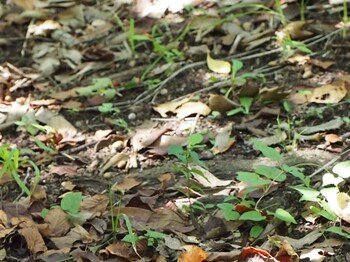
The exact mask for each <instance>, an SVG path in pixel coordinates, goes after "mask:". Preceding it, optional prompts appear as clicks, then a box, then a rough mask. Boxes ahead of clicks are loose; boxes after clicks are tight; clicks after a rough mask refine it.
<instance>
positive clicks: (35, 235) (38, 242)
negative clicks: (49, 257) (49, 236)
mask: <svg viewBox="0 0 350 262" xmlns="http://www.w3.org/2000/svg"><path fill="white" fill-rule="evenodd" d="M18 232H19V233H20V234H21V235H22V236H23V237H24V238H25V240H26V242H27V247H28V249H29V250H30V252H31V253H32V254H33V255H36V254H37V253H38V252H45V251H46V250H47V247H46V245H45V242H44V240H43V237H42V236H41V234H40V233H39V230H38V229H37V228H36V227H26V228H22V229H20V230H18Z"/></svg>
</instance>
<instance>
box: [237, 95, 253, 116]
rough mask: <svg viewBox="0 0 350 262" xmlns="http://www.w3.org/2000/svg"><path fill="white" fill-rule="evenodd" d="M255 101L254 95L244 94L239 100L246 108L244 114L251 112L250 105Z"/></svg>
mask: <svg viewBox="0 0 350 262" xmlns="http://www.w3.org/2000/svg"><path fill="white" fill-rule="evenodd" d="M253 101H254V98H252V97H247V96H242V97H240V98H239V102H240V104H241V106H242V107H243V109H244V110H243V113H244V114H249V111H250V107H251V106H252V104H253Z"/></svg>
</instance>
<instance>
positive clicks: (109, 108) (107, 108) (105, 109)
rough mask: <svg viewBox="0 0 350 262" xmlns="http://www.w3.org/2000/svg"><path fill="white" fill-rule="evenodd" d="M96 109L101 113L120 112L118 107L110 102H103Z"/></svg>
mask: <svg viewBox="0 0 350 262" xmlns="http://www.w3.org/2000/svg"><path fill="white" fill-rule="evenodd" d="M98 111H100V112H101V113H116V114H119V113H120V110H119V108H117V107H115V106H113V104H112V103H103V104H102V105H100V106H99V107H98Z"/></svg>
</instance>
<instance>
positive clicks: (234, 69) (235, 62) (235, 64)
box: [232, 59, 243, 74]
mask: <svg viewBox="0 0 350 262" xmlns="http://www.w3.org/2000/svg"><path fill="white" fill-rule="evenodd" d="M242 68H243V63H242V61H241V60H237V59H233V60H232V73H234V74H236V73H237V72H238V71H239V70H241V69H242Z"/></svg>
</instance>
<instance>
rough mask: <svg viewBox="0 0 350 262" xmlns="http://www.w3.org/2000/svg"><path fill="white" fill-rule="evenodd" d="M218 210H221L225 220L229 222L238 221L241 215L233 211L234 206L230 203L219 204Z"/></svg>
mask: <svg viewBox="0 0 350 262" xmlns="http://www.w3.org/2000/svg"><path fill="white" fill-rule="evenodd" d="M217 206H218V208H220V209H221V210H222V211H223V212H224V218H225V219H226V220H227V221H234V220H238V218H239V213H238V212H237V211H234V210H233V205H232V204H230V203H220V204H217Z"/></svg>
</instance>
